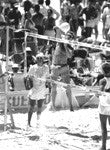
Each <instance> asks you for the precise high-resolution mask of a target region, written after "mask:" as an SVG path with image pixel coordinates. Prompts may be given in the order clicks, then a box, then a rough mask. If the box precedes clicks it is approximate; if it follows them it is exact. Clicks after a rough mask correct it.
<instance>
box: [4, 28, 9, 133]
mask: <svg viewBox="0 0 110 150" xmlns="http://www.w3.org/2000/svg"><path fill="white" fill-rule="evenodd" d="M8 53H9V26H7V27H6V72H8V61H9V55H8ZM5 95H6V99H5V112H4V113H5V114H4V131H6V129H7V106H8V76H6V82H5Z"/></svg>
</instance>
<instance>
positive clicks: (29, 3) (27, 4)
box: [24, 0, 32, 11]
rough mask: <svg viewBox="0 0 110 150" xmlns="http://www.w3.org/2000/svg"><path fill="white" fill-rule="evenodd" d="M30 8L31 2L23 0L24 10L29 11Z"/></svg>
mask: <svg viewBox="0 0 110 150" xmlns="http://www.w3.org/2000/svg"><path fill="white" fill-rule="evenodd" d="M30 8H32V3H31V2H30V1H29V0H26V1H25V2H24V11H29V10H30Z"/></svg>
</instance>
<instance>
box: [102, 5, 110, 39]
mask: <svg viewBox="0 0 110 150" xmlns="http://www.w3.org/2000/svg"><path fill="white" fill-rule="evenodd" d="M102 21H103V35H104V36H105V38H106V40H109V37H108V31H109V29H110V3H108V5H107V7H105V8H104V10H103V14H102Z"/></svg>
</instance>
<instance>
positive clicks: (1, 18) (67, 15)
mask: <svg viewBox="0 0 110 150" xmlns="http://www.w3.org/2000/svg"><path fill="white" fill-rule="evenodd" d="M20 5H21V7H22V8H23V13H22V12H21V11H20V10H19V9H18V5H16V4H15V3H8V4H5V5H3V4H1V5H0V47H2V49H3V48H4V49H5V47H4V46H3V45H4V44H3V43H4V40H5V36H4V35H3V32H5V31H4V29H5V27H6V26H7V25H9V26H12V27H13V28H14V29H15V33H16V34H17V33H19V31H20V33H21V31H27V32H31V33H37V34H40V35H45V36H49V37H55V38H58V39H62V38H63V39H65V40H69V41H72V40H73V41H76V40H77V41H79V42H84V40H85V39H88V38H89V37H91V35H92V34H93V32H95V40H97V38H98V34H99V31H98V23H99V22H100V21H102V23H103V31H102V36H103V38H104V39H105V40H107V41H109V40H110V30H109V29H110V2H109V0H107V1H104V3H103V4H102V3H100V1H98V0H88V3H87V6H84V5H83V1H82V0H74V1H73V0H63V1H62V2H61V14H60V13H59V12H57V11H56V10H55V8H53V7H52V6H51V1H50V0H45V2H44V0H38V4H33V3H32V2H31V1H29V0H25V1H23V2H22V3H21V4H20ZM56 20H59V23H60V25H58V26H57V25H56ZM79 28H80V29H81V35H80V36H78V29H79ZM93 30H94V31H93ZM16 31H17V32H16ZM20 35H21V34H20ZM16 36H18V34H17V35H16ZM10 39H11V38H10ZM19 40H20V39H19ZM11 42H12V40H11ZM16 42H18V41H17V40H16ZM30 43H34V50H33V47H32V45H31V44H30ZM12 44H13V43H11V44H10V45H11V46H10V47H11V48H12ZM17 44H18V43H16V44H15V46H14V54H13V56H11V60H12V61H13V62H14V63H15V62H16V63H17V66H16V67H14V66H13V67H12V70H13V77H12V76H11V77H10V78H9V83H10V85H11V88H10V90H11V91H14V90H15V89H14V88H15V85H14V81H13V80H14V77H15V75H16V74H17V71H18V69H19V68H20V69H21V71H23V68H24V67H25V65H27V68H26V69H27V74H26V75H27V77H29V78H28V79H29V81H30V82H31V87H30V88H29V87H28V86H27V85H26V84H27V83H26V82H27V81H26V78H25V86H27V87H26V88H27V89H28V90H29V94H28V98H29V111H28V126H31V117H32V113H33V111H34V106H35V105H36V103H37V107H38V109H37V119H38V120H39V118H40V114H41V112H42V105H43V103H44V102H45V99H46V98H47V95H49V94H50V96H52V98H51V99H52V100H51V101H52V109H54V110H56V106H55V100H56V95H57V84H56V83H57V81H60V82H61V83H65V85H66V86H64V85H63V87H64V88H65V91H66V95H67V98H68V103H69V109H70V111H74V106H73V105H72V93H71V86H70V82H71V80H73V82H74V83H75V85H84V86H85V85H87V86H95V85H96V84H98V85H100V86H101V90H102V91H105V92H109V89H110V87H109V86H108V81H109V79H108V78H109V73H108V72H110V68H109V67H108V68H107V67H106V66H107V65H108V66H110V64H109V63H107V64H106V63H105V64H106V65H103V66H104V67H102V70H103V71H102V72H100V74H98V77H97V78H95V77H94V76H93V75H92V72H93V71H94V66H93V63H94V60H93V59H92V57H91V56H90V54H89V51H88V49H87V48H86V47H80V46H79V47H74V46H72V45H70V44H66V43H60V42H55V41H51V38H50V40H44V39H38V38H37V37H28V38H27V45H25V44H26V43H24V41H22V46H21V48H22V50H21V51H23V53H22V54H21V55H22V56H21V55H20V53H19V50H18V49H19V48H18V49H17V47H16V46H17ZM18 47H19V44H18ZM24 48H26V49H25V50H26V55H27V62H26V60H25V59H22V58H23V57H24V51H25V50H24ZM2 51H3V50H2ZM2 51H1V52H2ZM18 53H19V55H18ZM18 56H20V60H19V61H18V62H17V60H16V58H18ZM100 56H104V57H105V58H106V57H109V56H105V55H104V54H101V55H100ZM12 58H13V59H12ZM77 58H78V59H77ZM100 59H102V57H100ZM25 63H26V64H25ZM100 65H101V64H100ZM104 68H106V69H105V70H106V71H108V72H107V73H106V71H104ZM14 69H15V70H14ZM16 69H17V70H16ZM99 78H100V79H99ZM99 80H100V81H99ZM45 82H46V84H45ZM50 83H51V84H50ZM106 84H107V86H106ZM47 89H49V90H47ZM47 91H48V92H47ZM102 105H103V104H102V103H100V105H99V109H100V120H101V127H102V148H101V150H106V139H107V129H106V120H107V118H108V119H109V120H110V110H109V111H108V110H106V108H104V106H103V108H102Z"/></svg>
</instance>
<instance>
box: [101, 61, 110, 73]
mask: <svg viewBox="0 0 110 150" xmlns="http://www.w3.org/2000/svg"><path fill="white" fill-rule="evenodd" d="M102 70H103V73H104V75H105V76H106V75H107V74H108V73H109V72H110V63H108V62H106V63H104V64H102Z"/></svg>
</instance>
